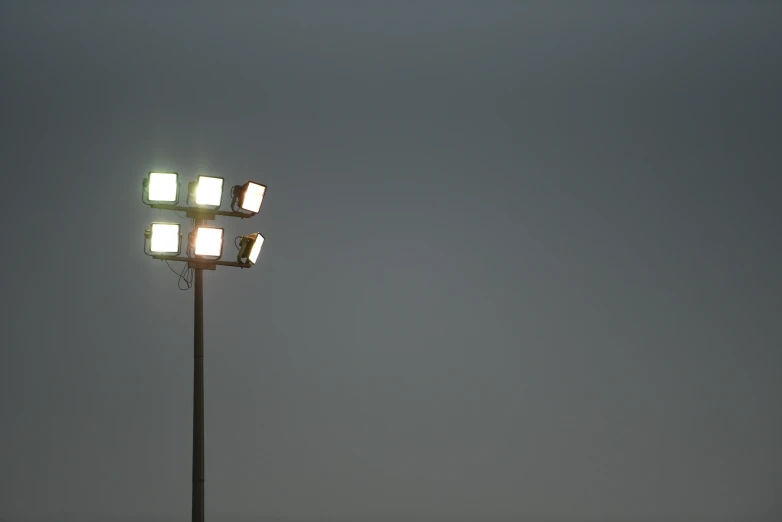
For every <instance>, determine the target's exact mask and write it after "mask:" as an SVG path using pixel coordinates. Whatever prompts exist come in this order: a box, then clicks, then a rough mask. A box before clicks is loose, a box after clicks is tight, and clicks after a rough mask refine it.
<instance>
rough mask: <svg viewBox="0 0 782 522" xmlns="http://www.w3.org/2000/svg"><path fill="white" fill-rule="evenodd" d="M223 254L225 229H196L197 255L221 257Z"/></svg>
mask: <svg viewBox="0 0 782 522" xmlns="http://www.w3.org/2000/svg"><path fill="white" fill-rule="evenodd" d="M222 254H223V229H222V228H215V227H198V228H196V237H195V255H197V256H206V257H220V256H221V255H222Z"/></svg>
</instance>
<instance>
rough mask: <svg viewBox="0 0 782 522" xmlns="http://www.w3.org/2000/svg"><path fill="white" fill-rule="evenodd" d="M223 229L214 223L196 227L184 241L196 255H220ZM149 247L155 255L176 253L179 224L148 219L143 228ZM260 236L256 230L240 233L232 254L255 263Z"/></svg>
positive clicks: (259, 246) (261, 244)
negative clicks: (148, 223)
mask: <svg viewBox="0 0 782 522" xmlns="http://www.w3.org/2000/svg"><path fill="white" fill-rule="evenodd" d="M224 236H225V230H224V229H222V228H217V227H196V229H195V231H194V232H191V233H190V234H189V236H188V244H189V246H190V247H192V249H193V254H194V255H195V256H196V257H201V258H204V259H220V257H222V255H223V242H224V241H223V239H224ZM147 237H148V239H149V250H150V252H151V253H152V254H156V255H174V256H175V255H178V254H179V253H180V252H181V251H182V228H181V226H180V225H179V223H152V226H151V227H150V229H149V230H148V231H147ZM263 241H264V238H263V236H262V235H261V234H260V233H259V232H256V233H254V234H250V235H248V236H243V237H242V239H241V242H240V243H239V253H238V255H237V256H236V258H237V261H239V262H240V263H250V264H255V262H256V261H257V259H258V254H260V253H261V247H262V246H263Z"/></svg>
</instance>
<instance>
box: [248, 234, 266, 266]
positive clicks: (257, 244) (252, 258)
mask: <svg viewBox="0 0 782 522" xmlns="http://www.w3.org/2000/svg"><path fill="white" fill-rule="evenodd" d="M253 235H254V236H255V241H254V242H253V246H252V248H251V249H250V255H248V256H247V260H248V261H249V262H250V263H252V264H255V262H256V261H257V260H258V254H260V253H261V247H262V246H263V241H264V238H263V236H262V235H261V234H260V232H258V233H256V234H253Z"/></svg>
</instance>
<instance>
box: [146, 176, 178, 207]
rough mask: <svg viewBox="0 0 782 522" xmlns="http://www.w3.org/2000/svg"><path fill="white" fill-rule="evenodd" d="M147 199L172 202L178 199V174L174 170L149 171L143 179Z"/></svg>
mask: <svg viewBox="0 0 782 522" xmlns="http://www.w3.org/2000/svg"><path fill="white" fill-rule="evenodd" d="M144 188H145V189H146V191H147V201H149V202H153V203H174V204H176V203H177V202H178V201H179V174H177V173H176V172H150V173H149V176H148V177H147V178H145V179H144Z"/></svg>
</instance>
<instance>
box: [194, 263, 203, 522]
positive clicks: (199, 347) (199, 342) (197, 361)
mask: <svg viewBox="0 0 782 522" xmlns="http://www.w3.org/2000/svg"><path fill="white" fill-rule="evenodd" d="M194 286H195V307H194V314H193V323H194V332H193V341H194V342H193V359H194V361H193V362H194V365H193V522H204V269H203V268H196V269H195V285H194Z"/></svg>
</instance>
